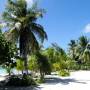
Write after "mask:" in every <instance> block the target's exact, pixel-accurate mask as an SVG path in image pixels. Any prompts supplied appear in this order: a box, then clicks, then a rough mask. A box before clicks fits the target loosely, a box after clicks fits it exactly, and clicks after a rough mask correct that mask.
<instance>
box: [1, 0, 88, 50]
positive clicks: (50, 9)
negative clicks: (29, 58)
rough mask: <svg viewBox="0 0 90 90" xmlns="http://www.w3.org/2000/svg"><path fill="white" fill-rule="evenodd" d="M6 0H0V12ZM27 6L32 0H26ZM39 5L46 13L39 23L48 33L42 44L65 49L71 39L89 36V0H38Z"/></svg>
mask: <svg viewBox="0 0 90 90" xmlns="http://www.w3.org/2000/svg"><path fill="white" fill-rule="evenodd" d="M6 1H7V0H0V13H2V12H3V10H4V8H5V4H6ZM26 1H27V2H28V7H29V6H30V4H32V3H33V0H26ZM39 7H40V8H44V9H45V10H46V13H45V15H44V17H43V18H42V19H40V20H39V22H38V23H40V24H41V25H42V26H43V27H44V29H45V31H46V32H47V35H48V41H45V42H44V46H45V47H48V46H50V45H51V43H57V44H58V45H59V46H60V47H62V48H63V49H65V50H67V48H68V43H69V42H70V40H71V39H78V38H79V37H80V36H81V35H85V36H88V38H90V0H39Z"/></svg>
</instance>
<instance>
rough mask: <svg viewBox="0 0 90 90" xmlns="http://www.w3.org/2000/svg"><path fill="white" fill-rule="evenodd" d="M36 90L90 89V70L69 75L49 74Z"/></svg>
mask: <svg viewBox="0 0 90 90" xmlns="http://www.w3.org/2000/svg"><path fill="white" fill-rule="evenodd" d="M48 77H49V78H50V79H48V78H47V79H46V83H44V84H41V85H40V86H39V87H37V88H36V89H35V90H90V71H76V72H71V76H69V77H59V76H55V75H51V76H48Z"/></svg>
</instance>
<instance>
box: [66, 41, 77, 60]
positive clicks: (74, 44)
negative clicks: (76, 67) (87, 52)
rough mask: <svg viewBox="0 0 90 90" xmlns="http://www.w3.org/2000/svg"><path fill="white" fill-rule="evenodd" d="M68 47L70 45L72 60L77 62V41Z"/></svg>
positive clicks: (71, 42)
mask: <svg viewBox="0 0 90 90" xmlns="http://www.w3.org/2000/svg"><path fill="white" fill-rule="evenodd" d="M68 45H69V53H70V55H71V57H72V59H74V60H75V49H76V46H77V44H76V41H75V40H71V41H70V43H69V44H68Z"/></svg>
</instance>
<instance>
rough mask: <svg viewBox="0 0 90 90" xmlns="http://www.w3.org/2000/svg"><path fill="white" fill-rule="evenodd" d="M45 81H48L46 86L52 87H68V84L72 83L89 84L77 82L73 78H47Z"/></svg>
mask: <svg viewBox="0 0 90 90" xmlns="http://www.w3.org/2000/svg"><path fill="white" fill-rule="evenodd" d="M45 81H46V84H52V85H55V84H58V83H60V84H63V85H67V84H70V83H81V84H87V83H86V82H85V81H82V80H75V79H73V78H67V79H61V78H58V77H52V78H46V79H45Z"/></svg>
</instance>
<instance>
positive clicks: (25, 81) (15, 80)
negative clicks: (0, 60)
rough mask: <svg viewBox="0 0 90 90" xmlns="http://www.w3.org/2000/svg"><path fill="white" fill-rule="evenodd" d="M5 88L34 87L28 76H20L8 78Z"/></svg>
mask: <svg viewBox="0 0 90 90" xmlns="http://www.w3.org/2000/svg"><path fill="white" fill-rule="evenodd" d="M7 81H8V82H6V84H5V86H30V85H36V83H35V82H34V80H33V79H32V78H31V76H29V75H20V76H15V75H12V76H11V77H9V78H8V80H7Z"/></svg>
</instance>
